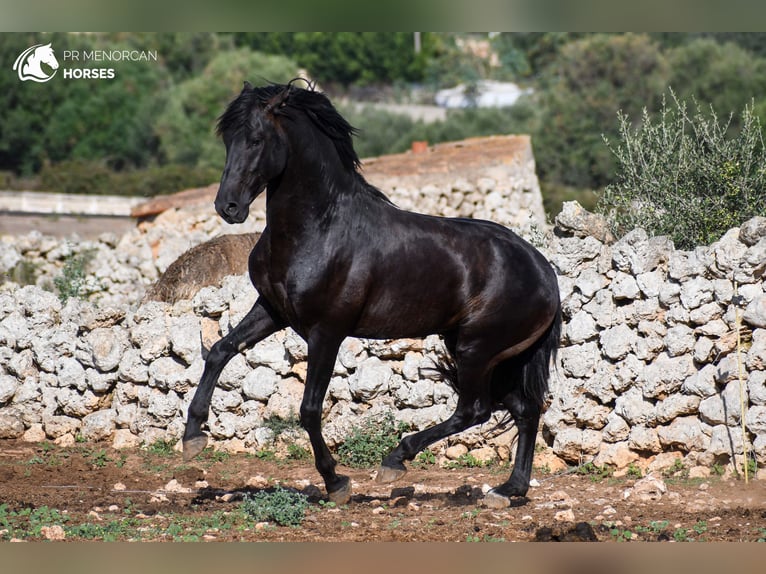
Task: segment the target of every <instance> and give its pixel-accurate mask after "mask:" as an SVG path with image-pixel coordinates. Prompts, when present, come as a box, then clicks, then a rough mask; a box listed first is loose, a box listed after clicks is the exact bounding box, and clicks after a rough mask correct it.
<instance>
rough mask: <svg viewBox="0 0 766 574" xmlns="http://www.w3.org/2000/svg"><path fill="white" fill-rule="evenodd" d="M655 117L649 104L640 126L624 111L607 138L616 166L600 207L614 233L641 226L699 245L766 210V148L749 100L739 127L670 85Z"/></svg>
mask: <svg viewBox="0 0 766 574" xmlns="http://www.w3.org/2000/svg"><path fill="white" fill-rule="evenodd" d="M671 96H672V99H673V104H674V108H673V109H670V108H669V106H668V105H667V104H666V102H665V100H664V99H663V102H662V107H661V110H660V112H659V115H658V116H657V117H653V116H652V115H651V114H649V113H648V112H647V111H646V110H644V113H643V115H642V117H641V121H640V122H639V123H638V126H637V127H635V128H632V127H631V125H630V123H629V118H628V117H627V116H626V115H625V114H622V113H621V114H619V115H618V117H619V124H620V128H619V138H620V141H619V142H618V144H617V145H616V146H615V145H613V144H612V143H611V142H609V141H608V140H607V142H606V143H607V146H608V148H609V149H610V150H611V151H612V153H613V154H614V156H615V158H616V161H617V165H618V169H617V174H616V178H615V181H614V182H613V183H611V184H610V185H608V186H607V187H606V189H605V190H604V193H603V195H602V197H601V199H600V201H599V204H598V210H599V211H600V212H602V213H604V214H606V216H607V218H608V220H609V221H610V223H611V224H612V227H613V229H614V231H615V233H616V235H618V236H619V235H622V234H624V233H626V232H627V231H630V230H631V229H634V228H636V227H642V228H644V229H645V230H646V231H647V232H649V233H650V234H652V235H668V236H670V237H671V238H672V239H673V241H674V243H675V245H676V247H679V248H681V249H693V248H694V247H695V246H697V245H708V244H710V243H711V242H713V241H715V240H717V239H719V238H720V237H721V235H723V233H725V232H726V231H727V230H728V229H730V228H731V227H735V226H737V225H739V224H740V223H742V222H743V221H745V220H747V219H749V218H751V217H753V216H756V215H763V214H764V213H766V193H765V192H766V189H765V184H766V153H765V152H764V145H763V136H762V133H761V125H760V121H759V120H758V117H757V116H755V115H754V114H753V112H752V107H748V106H745V108H744V110H743V112H742V114H741V120H740V129H739V131H735V132H734V133H732V132H731V130H730V129H729V128H730V122H725V123H720V122H719V121H718V118H717V116H716V114H715V111H714V110H713V109H712V107H711V109H710V112H709V113H704V112H703V111H702V109H701V108H700V106H699V105H698V104H697V105H696V112H695V113H694V115H690V114H689V113H688V112H687V109H686V103H685V102H684V101H681V100H679V99H678V98H677V97H676V96H675V94H674V93H673V92H671Z"/></svg>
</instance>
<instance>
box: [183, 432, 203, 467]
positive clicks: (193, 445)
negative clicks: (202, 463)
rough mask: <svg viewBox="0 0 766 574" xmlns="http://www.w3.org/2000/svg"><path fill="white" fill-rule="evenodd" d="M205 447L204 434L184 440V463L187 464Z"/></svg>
mask: <svg viewBox="0 0 766 574" xmlns="http://www.w3.org/2000/svg"><path fill="white" fill-rule="evenodd" d="M206 446H207V436H206V435H204V434H203V435H200V436H195V437H194V438H190V439H188V440H185V441H184V442H183V447H184V462H189V461H190V460H191V459H193V458H194V457H195V456H197V455H198V454H199V453H201V452H202V451H203V450H205V447H206Z"/></svg>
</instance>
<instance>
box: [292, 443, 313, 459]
mask: <svg viewBox="0 0 766 574" xmlns="http://www.w3.org/2000/svg"><path fill="white" fill-rule="evenodd" d="M287 458H289V459H290V460H307V459H309V458H311V452H310V451H309V450H308V449H306V448H303V447H302V446H301V445H299V444H294V443H293V444H289V445H287Z"/></svg>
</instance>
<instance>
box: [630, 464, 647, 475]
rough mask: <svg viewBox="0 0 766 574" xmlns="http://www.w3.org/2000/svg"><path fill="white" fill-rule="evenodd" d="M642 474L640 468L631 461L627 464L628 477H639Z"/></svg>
mask: <svg viewBox="0 0 766 574" xmlns="http://www.w3.org/2000/svg"><path fill="white" fill-rule="evenodd" d="M642 476H643V473H642V472H641V469H640V468H639V467H638V466H637V465H635V464H633V463H632V462H631V463H630V464H629V465H628V478H641V477H642Z"/></svg>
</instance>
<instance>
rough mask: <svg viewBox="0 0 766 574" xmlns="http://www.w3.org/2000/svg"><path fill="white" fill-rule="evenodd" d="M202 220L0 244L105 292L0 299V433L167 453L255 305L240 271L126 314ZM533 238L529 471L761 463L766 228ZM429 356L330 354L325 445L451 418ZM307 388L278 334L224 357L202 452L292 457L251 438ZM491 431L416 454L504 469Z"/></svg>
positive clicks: (577, 220)
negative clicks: (547, 271)
mask: <svg viewBox="0 0 766 574" xmlns="http://www.w3.org/2000/svg"><path fill="white" fill-rule="evenodd" d="M515 169H519V168H515ZM529 169H530V166H529V165H528V164H525V167H523V173H521V174H520V176H519V178H518V181H519V182H525V183H521V184H519V185H517V186H508V187H506V191H505V192H504V193H506V194H508V193H511V194H513V193H517V196H516V197H517V198H518V197H524V195H525V194H527V195H530V194H532V195H534V193H533V191H530V189H532V190H534V189H535V185H536V184H531V183H529V182H530V181H532V180H531V179H530V178H531V177H532V176H530V175H529V173H528V172H529ZM531 169H532V174H533V173H534V172H533V165H532V166H531ZM498 173H499V172H497V171H495V172H494V177H492V178H489V176H487V175H486V174H481V173H478V174H476V175H475V178H474V179H469V180H466V183H465V185H463V184H461V186H462V187H465V190H464V191H460V189H455V188H454V187H449V186H447V187H443V188H438V193H437V191H433V190H430V189H429V190H428V191H423V190H422V189H421V188H419V187H417V185H414V184H412V183H411V182H410V183H408V184H407V185H404V184H402V186H401V187H402V189H407V190H408V194H409V195H408V197H410V198H411V200H412V201H413V202H415V201H416V200H417V197H419V196H421V195H422V196H423V197H426V196H429V197H430V196H434V197H439V198H440V199H438V200H436V202H435V203H434V204H433V205H431V206H430V207H429V209H435V210H436V211H437V212H438V210H439V206H440V205H442V204H446V202H449V201H454V202H455V203H456V204H457V202H458V200H457V199H450V198H451V196H452V195H455V194H462V200H461V204H462V202H465V201H468V202H473V204H474V205H478V204H477V203H476V200H477V198H479V197H485V196H487V197H488V195H489V194H487V193H486V191H487V190H484V192H479V187H478V186H479V185H480V184H479V183H478V182H479V180H480V179H482V178H483V179H485V180H488V179H493V180H494V181H495V182H498V181H501V180H502V178H501V177H500V176H499V175H498ZM472 177H473V176H472ZM484 184H486V185H489V182H488V181H485V182H484ZM509 189H511V191H508V190H509ZM441 198H445V199H443V200H442V199H441ZM493 201H494V200H493ZM519 201H521V200H519ZM525 201H526V200H525ZM501 203H502V202H501ZM477 209H479V208H477ZM480 209H485V210H486V209H489V208H488V207H487V206H486V205H484V206H483V207H481V208H480ZM478 213H479V212H478V211H476V210H475V211H474V212H472V214H473V215H477V214H478ZM495 213H497V212H495ZM461 214H463V213H461ZM466 214H467V213H466ZM254 215H255V217H254V220H255V221H256V222H257V221H258V220H259V217H258V215H259V214H258V213H255V214H254ZM463 215H465V214H463ZM467 215H471V214H467ZM506 223H507V222H506ZM165 224H167V225H166V226H165ZM219 225H220V224H219V223H217V222H215V221H214V219H213V218H212V216H204V215H203V214H202V213H201V212H199V211H191V212H188V211H184V210H173V211H171V212H168V213H166V214H163V216H161V217H159V218H158V219H157V221H156V222H155V224H154V227H151V228H149V227H145V228H144V229H136V230H135V231H133V232H131V233H130V234H128V235H127V236H125V237H123V238H116V237H110V236H104V237H103V238H102V239H101V240H99V241H97V242H93V243H92V244H90V245H86V246H83V245H82V244H81V243H77V242H76V241H74V240H72V241H70V242H55V241H53V240H52V239H51V238H46V237H41V236H39V235H35V234H30V235H28V236H25V237H20V238H7V237H6V238H3V239H2V241H3V248H4V251H3V253H4V255H3V257H2V260H3V261H11V260H14V259H15V260H16V262H18V259H19V258H23V257H25V256H27V255H28V254H29V253H32V254H35V255H34V256H39V257H41V258H43V259H45V260H46V261H48V263H50V264H51V265H52V266H55V261H60V259H59V255H57V250H59V251H62V253H63V250H65V249H70V250H71V251H72V252H82V251H83V250H84V249H86V248H88V249H96V250H97V253H98V256H99V257H98V259H99V261H100V263H99V264H98V265H103V266H104V269H103V270H102V271H98V269H99V267H98V266H96V267H95V269H96V270H95V271H94V270H93V268H92V269H91V271H90V273H91V276H89V277H91V278H92V276H93V275H95V276H96V278H99V279H102V280H104V281H105V282H106V283H107V285H106V287H105V288H103V289H102V290H100V291H99V290H95V291H94V292H93V293H92V294H91V295H90V296H88V297H86V298H85V299H79V298H71V299H69V300H68V301H67V302H66V304H62V303H61V302H60V301H59V299H58V297H57V296H56V295H54V294H53V293H51V292H50V291H47V290H45V289H43V288H42V287H41V286H39V285H30V286H25V287H20V286H18V285H15V284H12V283H5V284H4V285H2V287H0V437H2V438H23V439H25V440H30V441H37V440H54V441H56V442H59V443H64V444H66V443H71V442H73V441H75V440H76V438H77V437H82V438H83V439H85V440H94V441H95V440H101V441H110V442H111V443H112V444H113V445H114V446H116V447H120V446H130V445H138V444H141V443H152V442H154V441H156V440H159V439H163V440H176V439H178V438H179V437H180V436H181V434H182V431H183V425H184V419H185V413H186V409H187V407H188V404H189V402H190V401H191V398H192V396H193V393H194V390H195V387H196V385H197V382H198V381H199V378H200V376H201V373H202V369H203V365H204V362H203V359H202V347H203V345H204V346H205V347H209V346H210V345H211V344H212V343H213V342H214V341H215V340H217V338H219V337H220V336H222V335H225V334H226V333H227V332H228V330H229V329H231V327H232V326H233V325H235V324H236V323H237V322H238V321H239V320H240V319H241V317H242V316H243V315H244V314H245V313H246V312H247V310H248V309H249V308H250V307H251V305H252V304H253V302H254V301H255V297H256V293H255V291H254V289H253V288H252V286H251V285H250V284H249V282H248V280H247V279H246V277H245V276H244V275H241V274H240V275H233V276H229V277H227V278H226V279H225V280H224V281H223V283H222V284H221V286H219V287H206V288H204V289H202V290H201V291H199V292H198V293H197V294H196V295H195V296H194V298H193V299H192V300H188V301H180V302H178V303H176V304H174V305H169V304H166V303H158V302H150V303H144V304H140V302H139V299H140V297H137V296H136V295H135V292H136V291H141V286H144V285H147V284H149V283H150V282H151V280H152V278H153V277H156V275H157V273H158V272H159V271H160V270H161V269H162V267H163V265H164V266H167V264H169V261H168V263H167V264H166V263H158V261H161V260H162V261H165V259H162V254H163V253H170V252H172V251H173V250H174V249H176V247H173V248H171V247H170V246H175V245H177V243H176V239H178V238H180V237H182V236H183V233H188V232H189V231H190V230H191V231H192V233H191V236H192V237H193V239H188V238H187V239H186V241H187V242H190V241H193V242H201V241H204V240H205V239H207V238H209V237H210V236H212V235H215V234H217V233H220V232H221V231H222V230H221V229H220V227H218V226H219ZM538 225H539V226H540V228H541V227H542V224H541V223H540V224H538ZM255 228H257V224H256V225H255ZM538 231H539V228H538ZM527 232H528V233H530V229H529V228H528V229H527ZM195 234H196V235H195ZM532 239H533V240H534V241H535V242H536V243H538V244H540V245H541V248H542V249H543V250H544V252H545V253H546V255H547V256H548V257H549V259H550V261H551V262H552V265H553V266H554V267H555V269H556V270H557V272H558V275H559V285H560V288H561V297H562V305H563V311H564V322H565V325H564V329H563V337H562V345H561V349H560V352H559V357H558V361H557V365H556V370H555V371H554V374H553V378H552V381H551V392H550V401H549V405H548V408H547V411H546V413H545V415H544V417H543V421H542V424H541V430H542V433H541V438H540V441H541V445H542V443H543V442H544V443H545V446H546V447H547V453H543V454H546V458H544V461H543V459H542V458H541V457H539V463H540V464H548V465H549V466H550V467H551V468H553V467H554V466H555V465H556V464H561V463H562V462H564V463H568V464H573V463H581V462H587V461H594V462H595V463H596V464H599V465H603V464H609V465H613V466H616V467H621V468H624V467H626V466H627V465H629V464H630V463H632V462H635V463H637V464H643V463H646V462H647V461H653V460H655V459H660V458H662V457H666V458H667V456H666V455H668V454H669V453H670V455H671V456H670V459H673V460H675V458H676V457H685V458H686V460H687V462H688V463H689V464H693V465H701V466H710V465H712V464H714V463H719V464H723V463H726V462H729V461H732V460H737V457H741V453H742V452H743V451H744V449H745V447H747V449H748V450H749V452H750V453H751V455H752V456H754V457H756V459H757V461H758V463H759V465H761V466H766V292H764V282H763V277H764V272H765V270H766V219H764V218H755V219H753V220H751V221H748V222H745V223H744V224H743V225H742V226H741V227H740V228H737V229H733V230H731V231H729V232H728V233H727V234H726V235H725V236H724V237H723V238H722V239H721V240H720V241H718V242H716V243H714V244H713V245H711V246H706V247H700V248H697V249H696V250H694V251H679V250H676V249H675V248H674V246H673V245H672V243H671V242H670V241H669V240H668V239H667V238H662V237H649V236H648V235H647V234H646V233H645V232H644V231H642V230H640V229H637V230H634V231H633V232H631V233H629V234H628V235H627V236H625V237H623V238H622V239H620V240H619V241H616V242H615V241H614V239H613V238H612V237H611V236H610V234H609V232H608V230H607V228H606V226H605V225H604V222H603V221H602V220H601V219H600V218H598V217H597V216H595V215H592V214H589V213H587V212H586V211H584V210H583V209H582V208H580V207H579V206H578V205H577V204H575V203H570V204H566V205H565V208H564V210H563V211H562V213H561V214H560V215H559V216H558V218H557V220H556V226H555V228H554V229H553V233H551V234H549V235H548V236H547V237H546V241H545V242H544V243H545V244H544V245H543V244H542V243H543V242H542V235H541V234H539V233H538V234H536V235H535V236H534V237H532ZM65 245H66V246H68V247H66V248H65V247H64V246H65ZM7 246H13V249H14V251H13V252H11V250H10V249H6V247H7ZM186 246H188V243H187V244H186ZM178 249H180V247H178ZM8 253H12V254H11V255H8ZM166 259H167V260H170V259H171V258H170V257H167V258H166ZM5 264H6V265H7V264H8V263H5ZM107 277H108V278H109V281H111V282H112V283H108V281H106V278H107ZM130 286H132V289H133V290H132V291H131V288H130ZM738 328H739V329H738ZM441 348H442V347H441V342H440V340H439V339H438V338H437V337H428V338H426V339H425V340H396V341H374V340H359V339H348V340H346V341H345V342H344V344H343V346H342V348H341V351H340V353H339V356H338V360H337V362H336V365H335V371H334V373H333V378H332V381H331V384H330V388H329V391H328V395H327V399H326V401H325V404H324V410H325V412H324V415H325V419H324V420H325V426H324V429H325V435H326V438H327V439H328V443H329V444H330V445H331V446H338V445H339V444H341V443H342V442H343V440H344V438H345V437H346V436H348V434H349V431H350V430H351V429H352V428H353V427H355V426H358V425H359V424H360V423H361V422H362V421H363V420H364V418H365V417H370V416H376V415H377V414H379V413H384V412H387V411H394V413H395V415H396V417H397V419H399V420H401V421H403V422H405V423H407V424H408V425H410V427H411V428H412V429H413V430H418V429H423V428H427V427H429V426H431V425H433V424H435V423H437V422H439V421H441V420H443V419H444V418H446V417H447V416H449V414H450V413H451V412H452V411H453V409H454V407H455V396H454V394H453V393H452V391H451V389H450V388H449V387H448V386H447V385H446V384H444V383H443V382H441V381H440V380H438V378H437V377H436V376H435V374H434V372H433V370H431V367H432V365H433V362H434V360H435V359H436V358H437V356H438V353H439V352H441ZM305 375H306V347H305V344H304V343H303V341H302V340H301V339H300V338H299V337H298V336H297V335H296V334H295V333H293V332H292V331H290V330H286V331H283V332H281V333H278V334H275V335H273V336H272V337H270V338H268V339H267V340H265V341H263V342H262V343H260V344H258V345H257V346H256V347H255V348H254V349H252V350H249V351H247V352H244V353H242V354H240V355H238V356H237V357H235V359H234V360H232V362H231V363H230V364H229V365H228V366H227V367H226V369H225V370H224V372H223V374H222V376H221V379H220V384H219V387H218V388H217V389H216V391H215V393H214V397H213V402H212V409H211V417H210V420H209V425H208V426H209V432H210V434H211V436H212V438H213V443H214V445H215V446H216V447H217V448H225V449H230V450H243V449H244V450H259V449H264V448H270V449H271V448H276V449H279V448H281V447H284V446H285V445H286V444H292V443H295V442H297V443H299V444H303V445H304V446H306V447H307V446H308V444H307V441H306V437H305V433H303V432H302V431H300V430H292V431H289V432H288V433H287V434H286V435H281V436H278V437H275V436H274V433H273V431H272V430H270V429H271V426H270V425H269V424H268V423H269V421H271V420H274V419H276V418H282V419H290V418H291V417H294V416H295V413H297V411H298V407H299V403H300V397H301V395H302V392H303V381H304V379H305ZM743 407H744V409H743ZM743 412H744V419H743V414H742V413H743ZM498 418H499V415H497V416H496V417H495V418H493V420H492V421H490V422H489V423H487V424H486V425H484V426H483V427H481V428H476V429H472V430H470V431H467V432H465V433H462V434H460V435H457V436H455V437H452V438H450V439H448V440H445V441H442V442H441V443H439V444H437V445H435V446H434V450H435V451H436V452H437V454H438V455H441V456H448V457H453V458H454V457H456V456H459V455H460V454H463V453H465V452H471V453H472V454H473V455H474V456H475V457H476V458H479V459H481V460H486V459H490V458H499V459H508V458H509V457H510V456H511V455H512V451H513V446H514V441H515V438H516V434H515V430H514V428H513V427H511V428H509V429H506V430H503V431H494V432H490V433H487V431H489V430H490V429H492V428H493V427H494V426H495V423H496V422H497V421H498ZM743 423H744V424H743ZM550 453H553V454H552V455H550ZM548 455H550V456H548ZM670 459H668V460H670ZM740 462H741V460H740Z"/></svg>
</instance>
